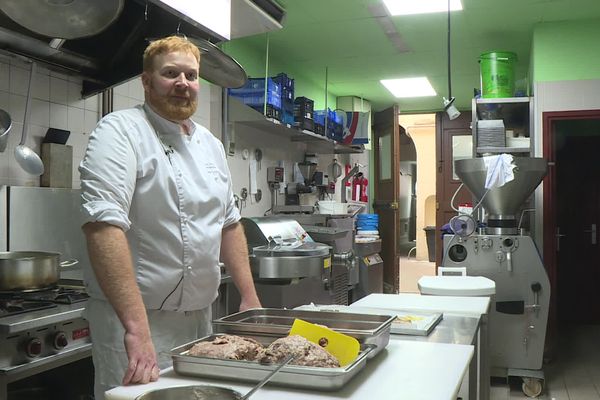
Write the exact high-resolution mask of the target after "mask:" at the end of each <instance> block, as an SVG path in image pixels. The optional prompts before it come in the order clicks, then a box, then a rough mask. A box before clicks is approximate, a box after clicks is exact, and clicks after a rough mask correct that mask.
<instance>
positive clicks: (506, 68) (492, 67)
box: [479, 51, 517, 98]
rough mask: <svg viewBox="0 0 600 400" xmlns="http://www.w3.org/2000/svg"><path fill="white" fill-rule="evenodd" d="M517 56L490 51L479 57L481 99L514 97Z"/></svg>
mask: <svg viewBox="0 0 600 400" xmlns="http://www.w3.org/2000/svg"><path fill="white" fill-rule="evenodd" d="M516 61H517V55H516V54H515V53H511V52H509V51H488V52H485V53H482V54H481V56H479V66H480V68H479V70H480V76H481V97H483V98H498V97H513V96H514V92H515V62H516Z"/></svg>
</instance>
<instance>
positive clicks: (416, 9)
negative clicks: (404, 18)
mask: <svg viewBox="0 0 600 400" xmlns="http://www.w3.org/2000/svg"><path fill="white" fill-rule="evenodd" d="M383 4H385V6H386V7H387V9H388V12H389V13H390V15H412V14H428V13H436V12H447V11H448V0H383ZM462 9H463V7H462V4H461V2H460V0H451V1H450V11H457V10H462Z"/></svg>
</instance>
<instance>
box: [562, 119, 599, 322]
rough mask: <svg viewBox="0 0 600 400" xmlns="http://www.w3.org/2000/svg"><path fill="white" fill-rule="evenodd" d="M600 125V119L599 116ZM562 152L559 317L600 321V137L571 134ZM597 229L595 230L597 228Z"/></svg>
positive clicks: (571, 319)
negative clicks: (599, 152)
mask: <svg viewBox="0 0 600 400" xmlns="http://www.w3.org/2000/svg"><path fill="white" fill-rule="evenodd" d="M597 126H598V128H600V120H598V125H597ZM560 142H561V147H560V148H559V149H557V151H556V174H557V181H556V199H557V203H556V206H557V223H558V228H559V229H560V234H563V235H565V236H562V237H560V238H559V244H560V246H559V248H558V249H557V256H558V257H557V261H558V268H557V273H558V293H557V295H558V320H559V321H560V322H568V323H585V324H594V323H596V324H597V323H600V290H599V289H598V288H600V279H599V278H600V272H599V271H600V250H599V249H600V245H598V239H599V238H598V233H599V232H598V229H599V228H600V196H599V192H600V167H599V166H598V154H597V153H598V149H600V136H585V137H582V136H567V137H563V138H561V140H560ZM594 231H595V232H594Z"/></svg>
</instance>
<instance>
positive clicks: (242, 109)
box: [227, 96, 364, 154]
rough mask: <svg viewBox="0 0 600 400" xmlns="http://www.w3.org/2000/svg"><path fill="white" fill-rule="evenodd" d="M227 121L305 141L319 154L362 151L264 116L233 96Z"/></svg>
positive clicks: (229, 101) (308, 147)
mask: <svg viewBox="0 0 600 400" xmlns="http://www.w3.org/2000/svg"><path fill="white" fill-rule="evenodd" d="M227 102H228V105H229V107H228V115H229V121H230V122H234V123H238V124H241V125H245V126H249V127H251V128H254V129H257V130H260V131H263V132H268V133H272V134H275V135H278V136H287V137H289V138H290V140H291V141H293V142H303V143H306V146H307V151H309V152H311V153H319V154H348V153H362V152H363V151H364V147H363V146H362V145H346V144H342V143H338V142H336V141H334V140H331V139H329V138H326V137H325V136H322V135H318V134H316V133H314V132H311V131H307V130H301V129H298V128H296V127H294V126H291V125H288V124H284V123H282V122H280V121H278V120H276V119H273V118H268V117H265V116H264V115H263V114H261V113H259V112H258V111H256V110H254V109H253V108H251V107H248V106H246V105H245V104H244V103H242V102H241V101H239V100H238V99H236V98H234V97H231V96H230V97H228V100H227Z"/></svg>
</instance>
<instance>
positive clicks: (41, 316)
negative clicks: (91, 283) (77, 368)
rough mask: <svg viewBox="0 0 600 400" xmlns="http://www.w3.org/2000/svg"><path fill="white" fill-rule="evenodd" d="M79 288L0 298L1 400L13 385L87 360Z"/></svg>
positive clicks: (87, 335) (83, 301) (88, 350)
mask: <svg viewBox="0 0 600 400" xmlns="http://www.w3.org/2000/svg"><path fill="white" fill-rule="evenodd" d="M87 298H88V295H87V294H86V293H85V291H83V290H82V289H81V288H70V287H56V288H52V289H50V290H45V291H39V292H20V293H2V294H0V398H3V397H2V394H3V393H2V392H6V385H7V384H8V383H10V382H12V381H15V380H18V379H22V378H23V377H27V376H32V375H34V374H38V373H40V372H43V371H47V370H51V369H53V368H56V367H58V366H61V365H65V364H66V363H71V362H74V361H77V360H80V359H82V358H86V357H89V356H90V355H91V340H90V332H89V327H88V323H87V321H86V320H85V319H84V318H83V317H82V314H83V310H84V308H85V305H86V300H87Z"/></svg>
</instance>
